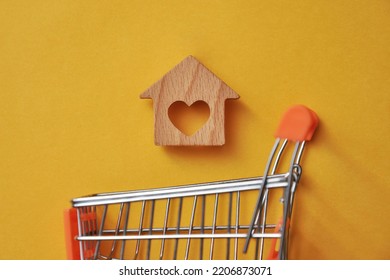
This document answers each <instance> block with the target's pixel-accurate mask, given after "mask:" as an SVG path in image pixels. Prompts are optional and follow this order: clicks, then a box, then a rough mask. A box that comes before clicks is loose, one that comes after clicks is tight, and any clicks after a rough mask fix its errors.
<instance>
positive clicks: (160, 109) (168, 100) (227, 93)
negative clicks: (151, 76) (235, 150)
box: [140, 56, 240, 146]
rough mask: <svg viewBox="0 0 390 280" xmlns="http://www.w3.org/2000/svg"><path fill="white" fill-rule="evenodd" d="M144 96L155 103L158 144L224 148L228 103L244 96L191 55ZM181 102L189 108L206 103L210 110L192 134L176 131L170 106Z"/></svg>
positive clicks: (156, 142)
mask: <svg viewBox="0 0 390 280" xmlns="http://www.w3.org/2000/svg"><path fill="white" fill-rule="evenodd" d="M140 97H141V98H151V99H152V100H153V108H154V129H155V131H154V133H155V138H154V140H155V144H156V145H159V146H197V145H199V146H220V145H223V144H225V101H226V99H237V98H239V97H240V96H239V95H238V94H237V93H235V92H234V91H233V90H232V89H231V88H230V87H229V86H227V85H226V84H225V83H224V82H223V81H222V80H221V79H219V78H218V77H217V76H216V75H215V74H213V73H212V72H211V71H210V70H208V69H207V68H206V67H205V66H204V65H202V64H201V63H200V62H199V61H198V60H197V59H195V58H194V57H192V56H188V57H187V58H185V59H184V60H183V61H182V62H180V63H179V64H178V65H176V66H175V67H174V68H173V69H172V70H170V71H169V72H168V73H167V74H165V75H164V76H163V77H162V78H161V79H160V80H159V81H157V82H156V83H154V84H153V85H152V86H151V87H150V88H149V89H147V90H146V91H145V92H143V93H142V94H141V96H140ZM178 101H181V102H184V103H185V104H187V106H191V105H192V104H194V103H195V102H197V101H203V102H205V103H206V104H207V105H208V107H209V110H210V116H209V118H208V120H207V121H206V122H205V123H204V125H203V126H202V127H201V128H200V129H199V130H198V131H196V132H195V133H194V134H192V135H186V134H184V133H183V132H182V131H180V130H179V129H178V128H176V127H175V125H174V124H173V123H172V122H171V120H170V118H169V116H168V110H169V108H170V106H171V105H172V104H173V103H175V102H178Z"/></svg>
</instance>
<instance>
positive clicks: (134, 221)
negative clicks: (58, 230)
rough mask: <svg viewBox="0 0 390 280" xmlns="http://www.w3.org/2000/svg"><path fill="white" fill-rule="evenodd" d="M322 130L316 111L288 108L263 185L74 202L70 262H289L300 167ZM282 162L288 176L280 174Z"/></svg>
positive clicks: (220, 185)
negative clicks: (316, 133)
mask: <svg viewBox="0 0 390 280" xmlns="http://www.w3.org/2000/svg"><path fill="white" fill-rule="evenodd" d="M317 125H318V118H317V116H316V114H315V113H314V112H313V111H311V110H310V109H308V108H306V107H304V106H301V105H298V106H294V107H292V108H290V109H289V110H288V111H287V112H286V113H285V114H284V116H283V118H282V121H281V123H280V125H279V127H278V129H277V132H276V134H275V136H276V140H275V143H274V145H273V147H272V149H271V152H270V155H269V158H268V161H267V163H266V167H265V170H264V175H263V176H262V177H253V178H244V179H234V180H225V181H217V182H209V183H200V184H190V185H182V186H174V187H165V188H158V189H146V190H136V191H126V192H114V193H102V194H95V195H91V196H86V197H81V198H75V199H73V200H72V206H73V207H72V208H71V209H68V210H66V211H65V229H66V243H67V255H68V258H69V259H88V260H89V259H102V260H111V259H133V260H137V259H147V260H149V259H157V260H158V259H160V260H165V259H171V260H178V259H184V260H189V259H199V260H202V259H209V260H215V259H235V260H237V259H287V258H288V239H289V228H290V221H291V217H292V210H293V204H294V195H295V192H296V188H297V185H298V183H299V179H300V177H301V174H302V167H301V165H300V161H301V157H302V153H303V150H304V147H305V144H306V141H309V140H311V138H312V136H313V133H314V131H315V129H316V127H317ZM290 143H292V145H289V144H290ZM288 146H289V147H288ZM283 162H284V163H285V166H286V172H284V173H277V171H278V170H279V169H280V167H281V166H282V165H283Z"/></svg>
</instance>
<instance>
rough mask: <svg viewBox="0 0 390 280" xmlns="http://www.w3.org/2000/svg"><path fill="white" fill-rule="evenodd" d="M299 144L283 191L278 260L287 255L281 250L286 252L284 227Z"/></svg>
mask: <svg viewBox="0 0 390 280" xmlns="http://www.w3.org/2000/svg"><path fill="white" fill-rule="evenodd" d="M299 146H300V142H299V141H297V142H296V143H295V147H294V151H293V156H292V158H291V163H290V170H289V177H288V187H286V188H285V189H284V194H283V195H284V205H283V206H284V207H283V222H282V227H281V232H282V236H281V240H280V250H279V253H278V258H279V259H285V258H287V255H285V253H286V252H283V250H287V246H288V245H287V239H286V231H287V229H286V226H287V219H288V217H289V216H290V215H289V210H290V205H289V204H290V194H291V188H292V184H293V170H294V163H295V160H296V157H297V154H298V150H299Z"/></svg>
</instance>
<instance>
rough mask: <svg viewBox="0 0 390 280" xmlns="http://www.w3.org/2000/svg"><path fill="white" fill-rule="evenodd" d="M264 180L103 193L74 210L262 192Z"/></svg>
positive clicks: (284, 182) (269, 184) (283, 183)
mask: <svg viewBox="0 0 390 280" xmlns="http://www.w3.org/2000/svg"><path fill="white" fill-rule="evenodd" d="M299 176H300V174H298V173H297V172H293V177H294V179H293V181H294V182H293V185H295V184H296V183H297V182H298V180H299ZM289 177H290V175H289V173H283V174H278V175H270V176H267V178H266V183H265V186H266V188H268V189H272V188H286V187H287V186H288V185H289ZM263 181H264V179H263V177H252V178H246V179H234V180H225V181H215V182H210V183H201V184H190V185H180V186H175V187H166V188H155V189H148V190H138V191H128V192H117V193H102V194H95V195H92V196H88V197H80V198H76V199H73V200H72V204H73V207H76V208H78V207H86V206H99V205H108V204H120V203H128V202H136V201H146V200H159V199H169V198H180V197H189V196H202V195H208V194H221V193H232V192H237V191H250V190H259V188H260V186H262V185H263ZM293 189H294V186H293Z"/></svg>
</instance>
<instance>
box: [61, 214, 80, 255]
mask: <svg viewBox="0 0 390 280" xmlns="http://www.w3.org/2000/svg"><path fill="white" fill-rule="evenodd" d="M64 227H65V244H66V256H67V259H68V260H80V259H81V257H80V246H79V242H78V241H77V240H76V236H77V235H78V224H77V209H76V208H70V209H66V210H65V211H64Z"/></svg>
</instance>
